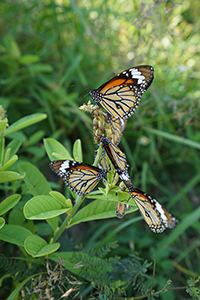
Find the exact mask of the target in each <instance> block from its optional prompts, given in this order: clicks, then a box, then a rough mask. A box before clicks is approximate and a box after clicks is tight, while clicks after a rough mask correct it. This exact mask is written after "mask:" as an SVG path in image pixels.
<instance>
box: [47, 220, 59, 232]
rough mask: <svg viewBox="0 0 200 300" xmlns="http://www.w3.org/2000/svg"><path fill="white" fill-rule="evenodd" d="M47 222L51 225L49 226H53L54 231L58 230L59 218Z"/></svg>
mask: <svg viewBox="0 0 200 300" xmlns="http://www.w3.org/2000/svg"><path fill="white" fill-rule="evenodd" d="M46 221H47V223H48V224H49V226H51V228H52V229H53V231H56V230H57V228H58V217H54V218H51V219H47V220H46Z"/></svg>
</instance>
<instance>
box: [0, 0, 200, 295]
mask: <svg viewBox="0 0 200 300" xmlns="http://www.w3.org/2000/svg"><path fill="white" fill-rule="evenodd" d="M0 6H1V8H0V70H1V72H0V104H1V105H2V106H3V108H4V109H5V110H7V116H8V120H9V123H10V124H12V123H13V122H14V121H16V120H18V119H19V118H21V117H22V116H26V115H29V114H33V113H36V112H40V113H46V114H47V115H48V118H47V119H46V120H45V121H42V122H41V123H38V124H36V125H34V126H30V127H28V128H27V129H25V130H23V131H20V132H17V133H15V138H16V137H17V138H18V139H20V140H22V142H23V144H22V147H21V149H20V152H19V158H20V162H22V161H29V162H31V163H33V164H35V165H36V166H37V167H38V168H39V169H40V170H41V171H42V172H43V174H44V175H45V177H46V178H47V179H48V180H51V181H53V180H55V177H54V176H53V175H52V173H51V172H50V170H49V166H48V162H49V160H48V158H47V156H46V153H45V150H44V146H43V141H42V139H43V138H44V137H52V138H55V139H57V140H58V141H60V142H61V143H62V144H63V145H65V146H66V147H67V149H68V150H69V151H70V150H71V147H72V144H73V142H74V141H75V140H76V139H77V138H79V139H81V141H82V145H83V150H84V162H86V163H90V164H91V163H92V162H93V161H92V159H91V158H92V157H93V155H94V149H96V145H94V143H93V136H92V118H91V117H90V116H89V115H87V114H86V113H84V112H82V111H80V110H79V106H80V105H82V104H83V103H86V102H87V101H88V99H89V98H88V95H87V93H88V91H89V89H90V88H97V87H99V86H100V85H101V84H103V83H104V82H105V81H106V80H109V79H110V78H111V77H112V76H114V75H115V74H117V73H119V72H121V71H123V70H125V69H127V68H129V67H132V66H137V65H140V64H149V65H152V66H153V67H154V69H155V79H154V82H153V84H152V86H151V88H150V89H149V90H148V91H147V92H146V93H145V94H144V95H143V97H142V100H141V104H140V106H139V108H138V109H137V110H136V113H135V114H134V115H132V116H131V117H130V118H129V119H128V124H127V128H126V130H125V131H124V134H123V138H122V141H121V144H120V148H121V149H122V150H123V151H124V152H125V153H126V156H127V160H128V163H129V165H130V167H129V171H130V173H131V179H132V182H133V184H134V186H135V187H138V188H140V189H142V190H144V191H146V192H147V193H148V194H150V195H152V196H154V197H155V198H156V199H158V200H159V201H160V202H161V203H162V204H164V205H165V206H166V207H167V208H168V209H169V210H170V211H171V213H172V214H173V215H174V216H176V218H177V219H179V220H180V224H179V225H178V226H177V228H175V229H173V230H171V231H170V230H167V231H166V232H164V233H162V234H157V235H156V234H154V233H152V232H151V231H150V230H149V229H148V228H147V226H146V225H145V223H144V222H143V221H139V222H137V223H134V224H133V225H131V226H126V227H125V228H124V229H123V230H120V231H118V233H117V234H116V235H112V234H111V233H112V230H113V228H117V227H118V226H119V224H122V223H123V222H126V221H127V220H129V219H130V218H133V217H136V216H138V215H139V213H138V212H137V213H135V214H129V215H127V216H125V218H124V219H122V220H121V221H120V220H117V219H116V220H115V219H112V222H111V220H107V221H106V220H105V221H104V220H103V221H98V222H88V223H85V224H84V226H77V229H76V230H73V231H72V232H70V234H69V235H70V237H72V238H73V240H74V245H76V243H80V242H81V243H82V244H83V245H84V246H85V247H87V246H89V245H90V246H91V245H93V246H97V245H98V243H99V244H104V242H103V240H104V238H105V236H108V235H109V234H111V236H110V241H115V240H116V241H118V243H119V247H118V248H117V249H115V250H113V252H112V255H119V256H121V257H126V256H127V255H128V254H129V253H134V251H139V252H140V255H141V257H142V258H144V259H148V260H149V261H152V260H153V252H154V253H155V257H156V276H155V285H156V287H157V289H161V288H162V287H163V286H164V285H165V283H166V281H167V280H168V279H169V278H170V279H172V281H173V285H174V286H184V285H186V280H187V279H188V278H189V277H191V276H197V275H198V274H200V247H199V246H200V224H199V221H198V220H199V218H200V210H199V194H200V184H199V183H200V155H199V154H200V153H199V149H200V142H199V141H200V130H199V129H200V118H199V110H200V100H199V99H200V89H199V79H200V64H199V51H200V18H199V11H200V2H199V1H198V0H193V1H188V0H183V1H181V2H180V1H156V0H155V1H145V2H142V1H135V0H133V1H125V0H121V1H120V0H116V1H111V0H108V1H102V0H98V1H97V0H95V1H88V0H83V1H70V0H69V1H68V0H66V1H65V0H63V1H62V0H58V1H51V0H49V1H48V0H46V1H44V0H41V1H36V0H32V1H22V0H17V1H16V0H2V1H1V5H0ZM10 138H12V135H10ZM62 190H63V186H62ZM65 192H66V193H68V192H67V191H66V190H65ZM68 195H69V193H68ZM86 201H87V200H86ZM106 222H109V223H108V224H109V225H108V226H107V227H105V232H100V231H98V228H99V227H101V226H103V225H104V224H106ZM110 222H111V223H110ZM97 232H98V234H97V235H96V236H95V243H94V239H93V240H90V237H91V236H92V235H94V233H97ZM92 243H93V244H92ZM63 248H64V249H65V251H66V250H67V243H66V242H65V240H64V237H63ZM11 252H12V251H11ZM150 275H151V274H148V275H147V277H148V276H149V278H150ZM160 297H161V299H172V300H173V299H187V297H189V296H188V295H187V294H186V293H185V292H182V291H171V292H168V293H166V294H162V296H160Z"/></svg>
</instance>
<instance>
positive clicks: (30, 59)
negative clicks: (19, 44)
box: [19, 54, 40, 65]
mask: <svg viewBox="0 0 200 300" xmlns="http://www.w3.org/2000/svg"><path fill="white" fill-rule="evenodd" d="M39 60H40V57H39V56H37V55H31V54H26V55H23V56H21V58H20V60H19V62H20V64H22V65H29V64H33V63H36V62H38V61H39Z"/></svg>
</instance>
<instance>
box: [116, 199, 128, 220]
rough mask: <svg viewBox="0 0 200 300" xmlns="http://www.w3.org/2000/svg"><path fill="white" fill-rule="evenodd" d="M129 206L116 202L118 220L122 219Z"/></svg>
mask: <svg viewBox="0 0 200 300" xmlns="http://www.w3.org/2000/svg"><path fill="white" fill-rule="evenodd" d="M130 207H131V206H130V205H129V204H124V203H121V202H117V203H116V216H117V218H118V219H122V218H123V216H124V214H125V212H126V211H127V210H129V209H130Z"/></svg>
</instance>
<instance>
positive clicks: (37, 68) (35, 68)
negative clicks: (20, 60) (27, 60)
mask: <svg viewBox="0 0 200 300" xmlns="http://www.w3.org/2000/svg"><path fill="white" fill-rule="evenodd" d="M29 71H30V72H31V73H32V75H35V74H37V73H51V72H52V71H53V68H52V66H51V65H47V64H34V65H30V66H29Z"/></svg>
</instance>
